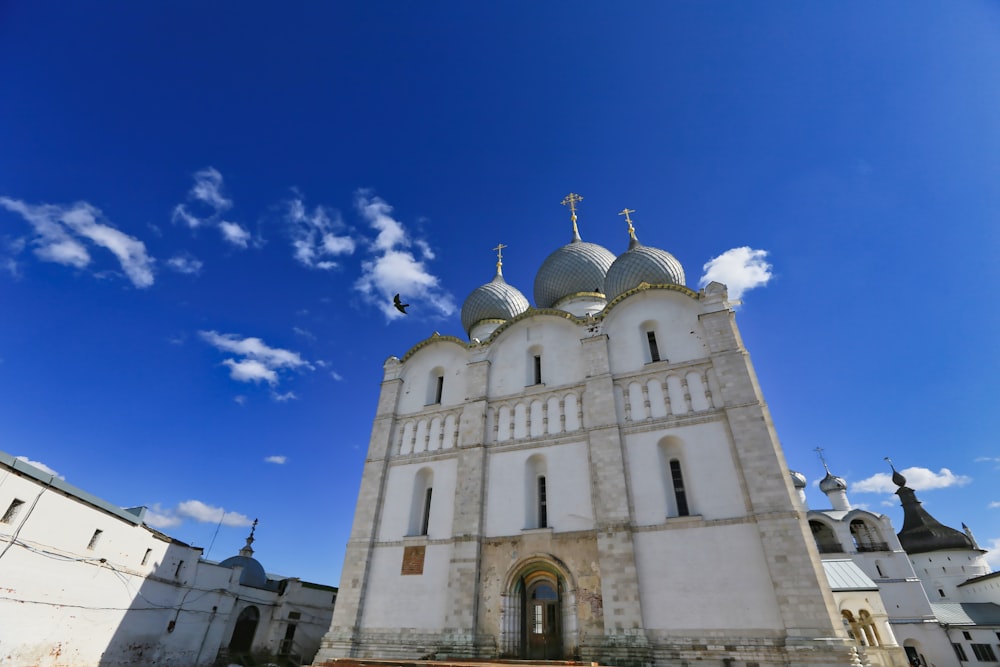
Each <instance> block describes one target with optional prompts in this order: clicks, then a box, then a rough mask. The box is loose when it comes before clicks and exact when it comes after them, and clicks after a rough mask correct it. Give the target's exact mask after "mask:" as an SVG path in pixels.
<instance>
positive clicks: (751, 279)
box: [698, 246, 773, 301]
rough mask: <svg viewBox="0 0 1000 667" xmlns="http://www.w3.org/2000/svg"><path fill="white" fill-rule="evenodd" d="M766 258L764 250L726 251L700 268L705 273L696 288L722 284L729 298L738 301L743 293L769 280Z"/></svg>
mask: <svg viewBox="0 0 1000 667" xmlns="http://www.w3.org/2000/svg"><path fill="white" fill-rule="evenodd" d="M766 257H767V251H766V250H754V249H753V248H750V247H749V246H743V247H741V248H732V249H731V250H727V251H726V252H724V253H722V254H721V255H719V256H718V257H713V258H712V259H710V260H709V261H708V262H706V263H705V266H703V267H702V269H703V270H704V271H705V273H704V275H702V277H701V279H700V280H699V281H698V286H699V287H705V286H706V285H708V284H709V283H710V282H712V281H717V282H720V283H723V284H724V285H725V286H726V287H728V288H729V298H730V299H733V300H734V301H735V300H739V299H740V298H741V297H742V296H743V293H744V292H746V291H748V290H752V289H753V288H755V287H762V286H764V285H766V284H767V283H768V281H770V280H771V278H772V275H773V274H772V273H771V265H770V264H769V263H768V262H767V260H766V259H765V258H766Z"/></svg>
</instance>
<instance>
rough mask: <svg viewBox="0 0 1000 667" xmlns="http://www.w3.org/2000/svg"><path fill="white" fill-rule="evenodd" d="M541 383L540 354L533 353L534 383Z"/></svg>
mask: <svg viewBox="0 0 1000 667" xmlns="http://www.w3.org/2000/svg"><path fill="white" fill-rule="evenodd" d="M541 383H542V356H541V355H540V354H536V355H535V384H541Z"/></svg>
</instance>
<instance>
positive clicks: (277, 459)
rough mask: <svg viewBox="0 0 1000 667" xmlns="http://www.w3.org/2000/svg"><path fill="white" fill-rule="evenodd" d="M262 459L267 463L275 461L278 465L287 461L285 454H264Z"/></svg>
mask: <svg viewBox="0 0 1000 667" xmlns="http://www.w3.org/2000/svg"><path fill="white" fill-rule="evenodd" d="M264 460H265V461H266V462H268V463H275V464H277V465H279V466H283V465H285V463H287V462H288V457H287V456H266V457H264Z"/></svg>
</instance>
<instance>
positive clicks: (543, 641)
mask: <svg viewBox="0 0 1000 667" xmlns="http://www.w3.org/2000/svg"><path fill="white" fill-rule="evenodd" d="M525 583H526V586H525V587H524V588H523V589H522V590H523V591H524V604H523V607H522V609H523V612H522V618H523V619H524V634H523V635H522V636H523V637H524V651H523V655H524V657H525V658H526V659H528V660H556V659H559V658H561V657H562V614H561V613H560V609H559V607H560V604H559V583H558V582H557V581H556V580H555V579H554V578H553V579H550V578H549V577H544V578H538V579H536V580H535V581H531V582H525Z"/></svg>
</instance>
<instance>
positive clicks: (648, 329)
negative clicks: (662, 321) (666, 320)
mask: <svg viewBox="0 0 1000 667" xmlns="http://www.w3.org/2000/svg"><path fill="white" fill-rule="evenodd" d="M656 328H657V327H656V322H654V321H652V320H647V321H646V322H643V323H642V324H640V325H639V330H640V332H641V334H642V342H643V356H644V357H645V361H646V363H647V364H649V363H652V362H654V361H659V360H660V346H659V344H658V343H657V341H656Z"/></svg>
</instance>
